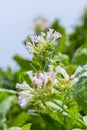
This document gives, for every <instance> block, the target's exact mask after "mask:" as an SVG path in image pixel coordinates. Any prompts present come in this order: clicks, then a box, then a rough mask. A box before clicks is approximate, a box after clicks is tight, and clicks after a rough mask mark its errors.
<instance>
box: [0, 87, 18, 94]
mask: <svg viewBox="0 0 87 130" xmlns="http://www.w3.org/2000/svg"><path fill="white" fill-rule="evenodd" d="M0 92H3V93H4V92H5V93H11V94H17V92H16V91H14V90H8V89H3V88H2V89H0Z"/></svg>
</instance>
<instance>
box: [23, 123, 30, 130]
mask: <svg viewBox="0 0 87 130" xmlns="http://www.w3.org/2000/svg"><path fill="white" fill-rule="evenodd" d="M30 128H31V124H29V123H28V124H26V125H24V126H23V127H22V129H21V130H30Z"/></svg>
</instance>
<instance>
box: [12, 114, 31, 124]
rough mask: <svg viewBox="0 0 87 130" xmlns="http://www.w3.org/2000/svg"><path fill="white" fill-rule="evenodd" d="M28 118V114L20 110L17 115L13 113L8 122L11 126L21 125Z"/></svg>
mask: <svg viewBox="0 0 87 130" xmlns="http://www.w3.org/2000/svg"><path fill="white" fill-rule="evenodd" d="M28 120H29V115H28V113H26V112H20V113H19V114H18V115H15V116H14V118H13V119H12V122H11V123H10V125H11V126H22V125H24V123H26V122H27V121H28Z"/></svg>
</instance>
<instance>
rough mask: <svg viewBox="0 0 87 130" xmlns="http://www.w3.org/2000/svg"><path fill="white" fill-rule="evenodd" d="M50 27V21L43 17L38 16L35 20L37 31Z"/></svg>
mask: <svg viewBox="0 0 87 130" xmlns="http://www.w3.org/2000/svg"><path fill="white" fill-rule="evenodd" d="M48 27H49V24H48V21H47V20H46V19H45V18H43V17H38V18H36V19H35V21H34V27H33V28H34V30H35V31H45V30H46V29H47V28H48Z"/></svg>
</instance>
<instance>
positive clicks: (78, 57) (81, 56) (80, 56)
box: [71, 43, 87, 65]
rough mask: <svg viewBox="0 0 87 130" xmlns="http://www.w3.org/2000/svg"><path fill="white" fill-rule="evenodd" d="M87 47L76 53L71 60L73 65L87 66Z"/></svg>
mask: <svg viewBox="0 0 87 130" xmlns="http://www.w3.org/2000/svg"><path fill="white" fill-rule="evenodd" d="M86 44H87V43H86ZM86 46H87V45H86ZM86 46H82V47H80V48H78V49H77V50H76V51H75V53H74V55H73V57H72V60H71V62H72V63H74V64H77V65H84V64H87V47H86Z"/></svg>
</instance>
